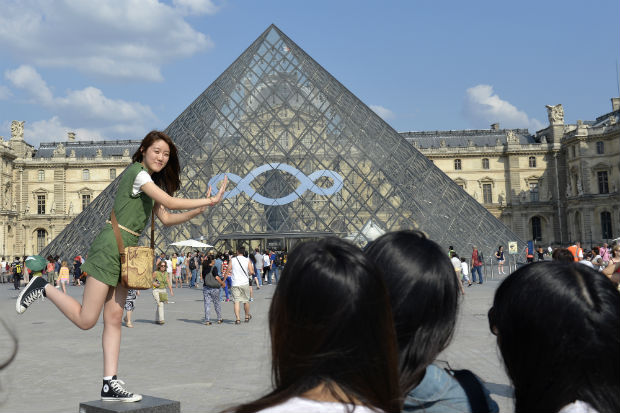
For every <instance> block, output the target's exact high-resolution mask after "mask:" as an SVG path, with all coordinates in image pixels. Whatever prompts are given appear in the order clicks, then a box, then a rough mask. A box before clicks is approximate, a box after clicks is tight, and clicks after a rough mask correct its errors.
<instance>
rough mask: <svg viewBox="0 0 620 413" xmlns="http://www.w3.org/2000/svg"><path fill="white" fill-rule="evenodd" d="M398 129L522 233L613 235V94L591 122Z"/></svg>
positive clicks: (616, 183) (563, 238) (548, 238)
mask: <svg viewBox="0 0 620 413" xmlns="http://www.w3.org/2000/svg"><path fill="white" fill-rule="evenodd" d="M547 112H548V118H549V126H547V127H546V128H544V129H542V130H540V131H537V132H536V133H535V134H533V135H531V134H530V133H528V131H527V130H523V129H500V127H499V125H498V124H493V125H491V129H489V130H463V131H430V132H404V133H402V135H403V136H404V137H405V139H407V140H408V141H410V142H411V143H412V144H413V145H414V146H416V147H417V148H418V149H419V150H420V151H421V152H422V153H423V154H424V155H426V156H427V157H428V158H429V159H431V160H432V161H433V162H434V163H435V165H437V166H438V167H439V168H440V169H441V170H442V171H444V172H445V173H446V174H447V175H448V176H449V177H450V178H452V179H453V180H454V181H455V182H456V183H457V184H459V186H461V188H462V189H464V190H465V191H467V193H468V194H469V195H471V196H472V197H473V198H474V199H476V200H477V201H478V202H480V203H482V204H483V205H484V206H485V208H487V209H488V210H489V211H490V212H491V213H493V214H494V215H495V216H496V217H497V218H499V219H501V220H502V221H503V222H504V223H505V224H506V225H507V226H508V227H510V228H511V229H512V230H513V231H514V232H515V233H516V234H517V235H519V236H520V237H521V238H522V239H524V240H534V241H536V242H537V243H538V244H542V245H565V244H568V243H570V242H574V241H581V243H582V244H584V245H586V246H590V245H593V244H594V245H595V244H600V243H602V242H609V241H610V240H612V239H614V238H617V237H620V192H619V187H620V170H619V169H620V126H619V123H620V99H618V98H613V99H612V111H611V112H609V113H606V114H604V115H602V116H600V117H598V118H597V119H596V120H594V121H578V122H577V124H575V125H568V124H565V123H564V110H563V108H562V105H556V106H547Z"/></svg>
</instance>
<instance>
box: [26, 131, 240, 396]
mask: <svg viewBox="0 0 620 413" xmlns="http://www.w3.org/2000/svg"><path fill="white" fill-rule="evenodd" d="M132 160H133V162H134V163H133V164H131V165H130V166H129V167H128V168H127V169H126V170H125V172H124V173H123V176H122V178H121V179H120V182H119V184H118V190H117V193H116V197H115V199H114V206H113V209H112V210H113V212H114V214H115V216H116V218H117V220H118V222H119V227H120V228H121V229H122V231H121V236H122V238H123V242H124V244H125V246H135V245H137V243H138V238H139V237H140V234H141V233H142V231H143V230H144V228H145V226H146V224H147V222H148V220H149V218H150V216H151V211H152V210H153V211H154V213H155V215H156V216H157V217H158V218H159V220H160V221H161V222H162V223H163V224H164V225H166V226H169V225H175V224H180V223H183V222H186V221H188V220H190V219H192V218H193V217H195V216H197V215H198V214H201V213H203V212H204V211H205V209H206V207H207V206H212V205H215V204H217V203H218V202H220V200H221V199H222V196H223V194H224V191H225V189H226V185H227V183H228V181H227V179H226V178H225V179H224V182H223V184H222V187H221V188H220V191H219V192H218V193H217V195H216V196H214V197H211V196H210V195H211V194H210V192H211V191H210V188H209V191H208V192H207V197H206V198H201V199H184V198H174V197H173V194H174V193H175V192H176V190H177V189H178V188H179V186H180V180H179V172H180V167H179V160H178V157H177V150H176V147H175V146H174V143H173V142H172V140H171V139H170V137H168V135H166V134H165V133H163V132H158V131H152V132H149V133H148V134H147V135H146V136H145V138H144V139H143V140H142V142H141V143H140V147H139V148H138V150H137V151H136V152H135V153H134V155H133V157H132ZM169 210H188V211H185V212H183V213H178V214H177V213H171V212H169ZM82 271H83V272H84V273H86V274H88V278H89V280H88V282H87V283H86V286H85V288H84V296H83V300H82V303H81V304H80V303H79V302H78V301H77V300H75V299H74V298H73V297H71V296H70V295H68V294H62V293H61V292H60V291H57V290H56V289H55V288H53V287H51V286H50V285H49V284H48V283H47V281H45V280H44V279H43V278H42V277H33V279H32V280H31V281H30V282H29V283H28V285H27V286H26V288H25V289H24V291H22V293H21V294H20V295H19V297H18V298H17V302H16V304H15V309H16V310H17V312H18V313H20V314H21V313H23V312H25V311H26V310H27V309H28V308H29V306H30V305H31V304H32V303H33V302H34V301H36V300H37V299H39V298H43V297H47V298H48V300H49V301H51V302H52V303H53V304H55V305H56V306H57V307H58V309H59V310H60V311H61V312H62V313H63V314H64V315H65V316H66V317H67V318H68V319H69V320H71V321H72V322H73V323H74V324H75V325H76V326H78V327H79V328H81V329H90V328H92V327H93V326H94V325H95V324H97V321H98V320H99V316H100V314H101V310H102V309H103V335H102V347H103V384H102V388H101V399H102V400H104V401H111V400H119V401H125V402H135V401H139V400H141V399H142V396H141V395H139V394H134V393H132V392H129V391H127V390H125V388H124V387H123V384H124V383H123V382H122V381H121V380H119V379H118V378H117V372H118V360H119V353H120V345H121V319H122V317H123V308H124V306H125V299H126V297H127V288H125V287H123V286H122V285H121V284H120V283H119V281H120V280H119V278H120V273H121V270H120V256H119V252H118V247H117V243H116V237H115V236H114V232H113V230H112V225H111V224H106V225H104V226H103V228H102V229H101V232H100V233H99V235H97V237H96V238H95V240H94V241H93V243H92V245H91V246H90V249H89V251H88V258H87V260H86V262H85V263H84V265H83V266H82Z"/></svg>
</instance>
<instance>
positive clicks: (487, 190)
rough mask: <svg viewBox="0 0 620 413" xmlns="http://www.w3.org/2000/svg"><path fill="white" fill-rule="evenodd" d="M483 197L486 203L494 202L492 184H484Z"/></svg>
mask: <svg viewBox="0 0 620 413" xmlns="http://www.w3.org/2000/svg"><path fill="white" fill-rule="evenodd" d="M482 199H483V201H484V203H485V204H492V203H493V189H491V184H482Z"/></svg>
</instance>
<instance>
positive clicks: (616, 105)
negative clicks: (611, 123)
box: [611, 98, 620, 112]
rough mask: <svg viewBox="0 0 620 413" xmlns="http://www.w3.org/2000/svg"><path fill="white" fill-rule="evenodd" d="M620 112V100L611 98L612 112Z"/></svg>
mask: <svg viewBox="0 0 620 413" xmlns="http://www.w3.org/2000/svg"><path fill="white" fill-rule="evenodd" d="M617 110H620V98H611V111H612V112H615V111H617Z"/></svg>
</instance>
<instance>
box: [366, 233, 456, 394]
mask: <svg viewBox="0 0 620 413" xmlns="http://www.w3.org/2000/svg"><path fill="white" fill-rule="evenodd" d="M364 253H365V255H366V256H367V257H368V258H369V259H371V260H373V261H374V262H375V264H376V265H377V267H378V268H380V269H381V271H382V273H383V275H384V277H385V281H386V285H387V288H388V293H389V295H390V301H391V304H392V313H393V316H394V328H395V330H396V337H397V341H398V353H399V370H400V387H401V392H402V394H403V395H404V394H407V393H408V392H409V390H411V389H413V388H414V387H415V386H416V385H418V384H419V382H420V381H421V380H422V378H423V377H424V371H425V370H426V367H427V366H428V365H429V364H430V363H432V362H433V360H435V358H436V357H437V355H438V354H439V353H440V352H441V351H442V350H444V349H445V348H446V347H447V346H448V344H449V343H450V340H451V339H452V335H453V333H454V327H455V324H456V314H457V309H458V303H459V284H458V283H459V282H458V279H457V276H456V273H455V272H454V266H453V265H452V263H451V262H450V259H449V258H448V257H447V255H446V254H444V253H443V251H442V248H441V247H440V246H439V245H437V243H435V242H434V241H431V240H429V239H428V238H426V236H425V235H424V234H423V233H421V232H419V231H397V232H390V233H387V234H384V235H382V236H381V237H379V238H378V239H376V240H375V241H373V242H372V243H371V244H369V245H368V246H367V247H366V249H365V251H364Z"/></svg>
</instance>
